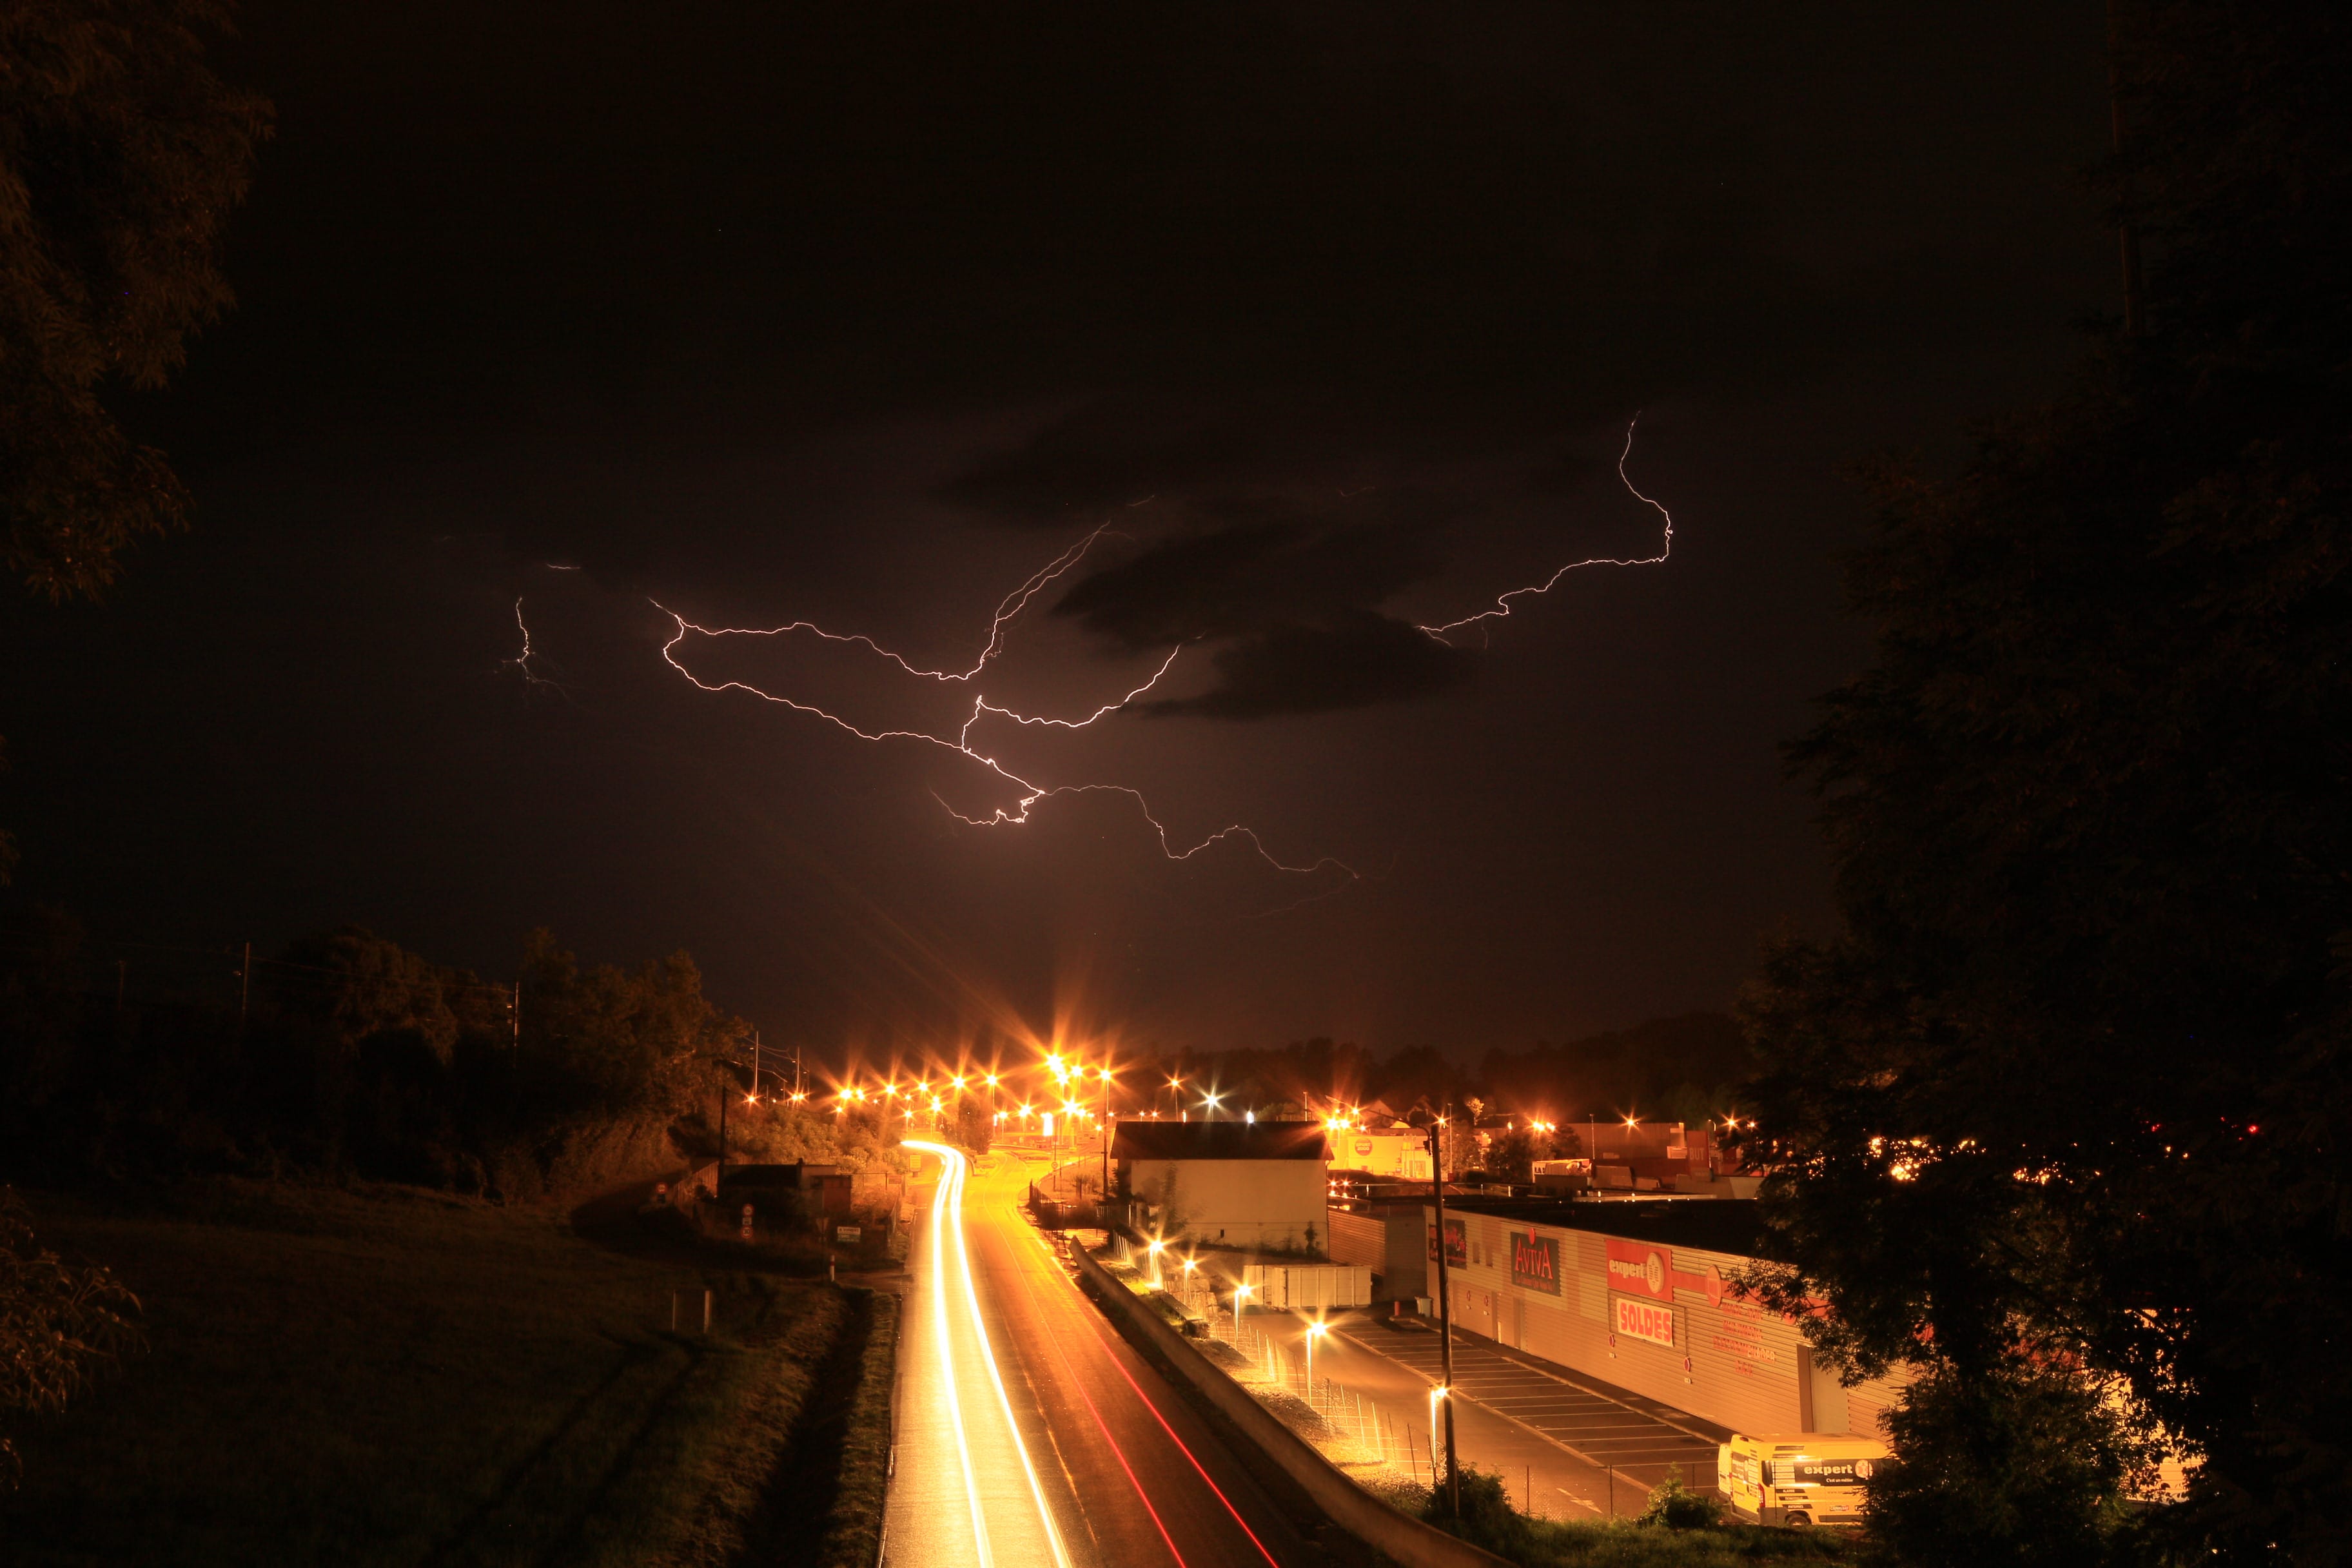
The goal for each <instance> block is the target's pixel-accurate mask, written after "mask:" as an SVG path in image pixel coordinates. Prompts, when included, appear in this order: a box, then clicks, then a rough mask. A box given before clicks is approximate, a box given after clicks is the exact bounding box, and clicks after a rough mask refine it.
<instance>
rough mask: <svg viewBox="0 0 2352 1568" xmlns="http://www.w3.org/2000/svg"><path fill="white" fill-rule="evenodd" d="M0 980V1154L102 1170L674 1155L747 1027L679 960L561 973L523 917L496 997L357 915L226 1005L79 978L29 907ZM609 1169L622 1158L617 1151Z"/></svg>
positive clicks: (417, 1169)
mask: <svg viewBox="0 0 2352 1568" xmlns="http://www.w3.org/2000/svg"><path fill="white" fill-rule="evenodd" d="M45 921H46V923H45V926H44V928H43V934H42V935H41V936H40V937H39V939H38V940H37V942H36V943H35V944H34V945H33V947H32V948H31V950H30V951H29V952H27V953H26V956H25V957H24V958H23V959H22V960H21V961H20V962H18V963H16V965H14V966H13V967H12V968H11V969H10V970H9V971H8V972H6V973H0V1025H5V1026H7V1028H8V1035H9V1038H8V1042H7V1046H8V1047H9V1048H5V1049H0V1151H5V1157H6V1158H7V1159H8V1160H9V1161H10V1162H11V1163H13V1164H14V1165H16V1167H17V1168H19V1169H26V1170H47V1171H53V1172H59V1173H63V1172H68V1171H87V1170H91V1169H96V1170H100V1171H104V1172H107V1173H113V1174H119V1175H132V1176H137V1175H155V1176H162V1175H170V1174H175V1173H188V1172H206V1171H211V1172H234V1173H256V1174H262V1173H274V1172H278V1171H283V1170H289V1169H292V1170H314V1171H327V1172H337V1173H352V1174H358V1175H362V1176H373V1177H380V1178H384V1179H389V1180H394V1181H404V1182H413V1183H418V1184H426V1185H432V1186H441V1187H450V1188H455V1189H457V1190H459V1191H465V1192H499V1193H502V1194H507V1195H511V1196H525V1195H535V1194H539V1193H541V1192H545V1191H548V1190H551V1189H552V1190H565V1189H571V1188H576V1187H577V1186H579V1185H582V1184H593V1183H594V1182H597V1181H605V1182H611V1181H618V1180H621V1179H623V1178H625V1177H626V1176H629V1175H633V1174H635V1173H638V1172H639V1171H640V1170H642V1168H643V1167H644V1166H645V1165H646V1163H649V1162H650V1163H659V1162H661V1161H663V1160H665V1159H668V1158H674V1157H675V1155H674V1153H673V1152H672V1151H670V1150H669V1149H668V1148H667V1146H666V1145H665V1143H664V1141H663V1132H664V1130H665V1129H667V1128H669V1127H670V1126H671V1125H672V1124H673V1123H675V1122H677V1120H678V1119H679V1118H681V1117H683V1116H688V1115H690V1114H691V1113H693V1112H695V1111H696V1110H698V1109H700V1108H702V1107H706V1106H710V1105H714V1104H715V1103H716V1097H717V1095H718V1093H719V1085H720V1084H721V1083H722V1082H724V1081H726V1079H725V1075H724V1073H723V1069H721V1068H719V1066H717V1065H716V1062H715V1061H714V1059H713V1058H720V1057H724V1056H728V1055H730V1054H731V1053H732V1052H733V1050H734V1047H736V1045H737V1044H738V1043H739V1042H740V1040H742V1039H743V1038H744V1037H746V1035H747V1032H748V1031H747V1029H746V1027H745V1026H744V1025H743V1024H742V1023H741V1021H740V1020H739V1019H735V1018H731V1017H729V1016H726V1015H725V1014H723V1013H721V1012H719V1010H718V1009H717V1008H715V1007H713V1006H712V1005H710V1004H709V1002H708V1001H707V1000H706V999H705V998H704V997H703V995H702V981H701V975H700V973H698V971H697V970H696V968H695V965H694V962H693V960H692V959H691V958H689V957H688V956H687V955H686V954H684V953H676V954H673V955H671V956H670V957H668V958H667V959H663V960H660V961H658V962H656V963H647V964H645V965H643V966H641V967H640V968H638V969H636V970H635V971H625V970H621V969H617V968H614V967H611V966H608V965H594V966H583V964H581V963H579V962H578V960H576V959H575V958H574V957H573V956H572V954H571V953H569V952H564V951H563V950H562V948H561V947H560V946H559V945H558V944H557V943H556V942H555V941H554V939H553V938H552V937H551V936H549V935H548V934H547V933H545V932H543V931H542V932H535V933H533V934H532V936H531V937H530V939H529V942H528V943H527V945H526V949H525V953H524V959H523V979H522V982H521V986H520V1002H521V1014H520V1026H518V1023H517V1017H516V1014H515V1011H514V1000H515V995H514V993H512V992H510V991H509V989H508V988H507V987H505V986H499V985H491V984H485V983H484V982H482V981H481V980H480V979H478V977H476V976H475V975H473V974H471V973H467V972H466V971H463V970H457V969H450V968H446V967H444V966H442V965H438V964H435V963H430V962H429V961H427V960H425V959H424V958H422V957H420V956H418V955H417V954H415V953H412V952H405V951H404V950H403V949H402V948H400V947H399V946H398V945H397V944H395V943H394V942H387V941H385V940H384V939H383V938H381V937H378V936H375V935H373V933H371V932H368V931H362V930H361V929H359V928H357V927H346V928H344V929H343V930H341V931H334V932H331V933H329V934H327V935H325V936H320V937H316V938H312V939H309V940H306V941H303V942H296V943H295V944H293V945H292V946H291V947H289V949H288V950H287V953H286V957H285V958H284V959H283V960H282V961H279V962H277V963H271V964H269V965H268V966H266V967H262V968H261V969H260V970H259V973H258V975H257V983H256V984H255V986H254V989H253V993H252V1007H251V1011H250V1015H249V1016H247V1017H245V1018H243V1019H240V1017H239V1016H238V1013H237V1011H236V1008H235V1006H234V1005H231V1006H227V1007H223V1006H222V1005H219V1004H218V1003H213V1004H199V1003H183V1004H173V1003H169V1002H166V1001H154V1000H151V1001H148V1002H143V1003H141V1004H138V1005H131V1006H128V1007H123V1008H119V1009H118V1008H116V1007H114V1006H113V1005H112V1003H113V996H112V994H111V991H110V990H108V991H105V992H103V993H102V1002H101V998H100V994H93V991H92V988H91V985H90V975H89V966H88V964H87V963H86V961H85V959H84V956H83V934H82V932H81V931H80V929H79V927H78V926H77V925H75V924H74V923H73V922H72V921H69V920H67V919H66V918H65V917H63V916H60V915H56V914H54V913H52V914H50V915H48V916H47V917H45ZM623 1167H626V1168H623Z"/></svg>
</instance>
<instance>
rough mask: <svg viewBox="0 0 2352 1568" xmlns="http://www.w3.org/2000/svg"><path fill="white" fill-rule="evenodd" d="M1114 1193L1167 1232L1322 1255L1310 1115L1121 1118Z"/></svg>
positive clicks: (1317, 1141) (1323, 1155)
mask: <svg viewBox="0 0 2352 1568" xmlns="http://www.w3.org/2000/svg"><path fill="white" fill-rule="evenodd" d="M1110 1153H1111V1159H1112V1161H1113V1163H1114V1164H1115V1166H1116V1175H1115V1178H1114V1180H1115V1181H1116V1183H1117V1191H1118V1195H1119V1196H1120V1197H1122V1198H1125V1199H1128V1200H1129V1201H1131V1202H1133V1203H1135V1204H1137V1205H1139V1206H1140V1209H1141V1213H1139V1215H1138V1218H1139V1221H1141V1222H1142V1223H1144V1224H1146V1225H1148V1226H1150V1227H1151V1228H1153V1229H1156V1230H1157V1231H1158V1232H1159V1233H1160V1235H1162V1236H1164V1237H1168V1238H1169V1239H1171V1240H1174V1239H1177V1238H1178V1237H1182V1238H1184V1239H1186V1240H1190V1241H1195V1242H1212V1243H1222V1244H1223V1245H1224V1246H1227V1247H1244V1248H1249V1249H1252V1250H1258V1249H1279V1250H1285V1251H1292V1252H1301V1253H1310V1254H1314V1255H1316V1256H1318V1257H1319V1256H1322V1255H1324V1254H1325V1253H1326V1252H1327V1251H1328V1248H1329V1246H1330V1226H1329V1223H1328V1220H1327V1219H1326V1218H1325V1215H1324V1184H1323V1173H1324V1167H1325V1164H1326V1160H1327V1150H1326V1148H1325V1143H1324V1135H1323V1129H1322V1128H1321V1127H1320V1126H1318V1125H1317V1124H1316V1123H1314V1122H1311V1121H1259V1122H1247V1121H1122V1122H1120V1123H1119V1124H1118V1132H1117V1133H1116V1134H1115V1135H1114V1136H1113V1138H1112V1140H1111V1146H1110Z"/></svg>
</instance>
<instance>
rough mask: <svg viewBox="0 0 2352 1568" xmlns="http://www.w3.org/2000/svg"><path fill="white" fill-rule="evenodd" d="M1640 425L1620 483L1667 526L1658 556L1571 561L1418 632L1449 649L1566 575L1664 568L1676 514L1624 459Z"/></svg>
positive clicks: (1636, 420)
mask: <svg viewBox="0 0 2352 1568" xmlns="http://www.w3.org/2000/svg"><path fill="white" fill-rule="evenodd" d="M1641 423H1642V416H1640V415H1638V414H1636V415H1635V416H1633V418H1632V419H1631V420H1629V421H1627V423H1626V426H1625V447H1624V449H1623V450H1622V451H1621V452H1619V453H1618V454H1617V479H1618V480H1619V482H1620V483H1622V484H1623V485H1624V487H1625V489H1627V490H1628V491H1630V492H1631V493H1632V495H1633V499H1634V500H1638V501H1640V502H1641V503H1642V504H1643V505H1644V506H1647V507H1651V508H1653V509H1654V510H1656V512H1657V514H1658V516H1659V517H1660V518H1662V519H1664V521H1665V525H1666V531H1665V537H1664V539H1663V540H1661V541H1660V542H1659V544H1658V552H1657V553H1656V554H1655V555H1642V556H1635V557H1633V558H1631V559H1621V558H1619V557H1616V556H1609V555H1596V556H1593V557H1591V559H1589V560H1584V561H1571V562H1570V563H1568V564H1567V565H1565V566H1563V567H1561V568H1560V569H1559V571H1557V572H1555V573H1553V574H1551V575H1550V576H1549V577H1547V578H1545V579H1544V580H1543V581H1542V582H1541V583H1537V584H1530V585H1528V587H1525V588H1514V589H1512V590H1511V591H1510V592H1509V593H1507V594H1499V595H1496V598H1495V607H1494V608H1493V609H1491V610H1481V611H1479V612H1478V613H1477V614H1476V615H1475V616H1463V617H1462V618H1461V619H1460V620H1458V621H1447V622H1445V623H1444V624H1443V625H1441V626H1421V627H1418V628H1417V629H1418V630H1421V631H1423V632H1426V633H1428V634H1429V635H1430V636H1431V637H1435V638H1436V639H1437V640H1438V641H1439V642H1442V643H1445V644H1446V646H1447V647H1452V646H1453V644H1452V641H1451V640H1450V639H1449V638H1448V637H1447V636H1446V634H1447V633H1448V632H1455V631H1459V630H1461V629H1462V628H1463V627H1464V626H1477V625H1479V624H1480V623H1481V622H1485V621H1495V620H1502V619H1505V618H1507V616H1509V615H1510V613H1511V601H1512V600H1514V599H1525V598H1539V597H1541V596H1542V595H1546V594H1549V593H1550V592H1551V591H1552V589H1553V588H1555V587H1557V586H1559V580H1560V579H1561V578H1562V577H1565V576H1567V575H1568V574H1570V572H1577V571H1581V570H1582V569H1583V568H1585V567H1587V566H1663V565H1664V564H1665V561H1666V557H1667V556H1668V555H1669V554H1671V553H1673V552H1674V548H1675V514H1674V513H1672V512H1670V511H1668V510H1666V509H1665V508H1664V506H1662V505H1660V504H1659V503H1658V502H1657V501H1654V500H1651V499H1650V498H1649V497H1648V496H1645V495H1643V493H1642V492H1641V491H1640V490H1639V489H1635V488H1634V485H1633V479H1631V478H1629V477H1628V476H1627V475H1626V472H1625V459H1626V458H1630V457H1632V456H1633V431H1634V428H1635V427H1636V426H1639V425H1640V424H1641Z"/></svg>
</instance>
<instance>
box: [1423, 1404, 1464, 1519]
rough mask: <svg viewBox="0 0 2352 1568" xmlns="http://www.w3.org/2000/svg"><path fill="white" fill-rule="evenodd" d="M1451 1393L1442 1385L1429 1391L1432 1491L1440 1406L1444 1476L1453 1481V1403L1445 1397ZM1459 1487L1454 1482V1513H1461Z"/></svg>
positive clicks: (1435, 1483) (1435, 1479) (1430, 1475)
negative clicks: (1443, 1415) (1442, 1420)
mask: <svg viewBox="0 0 2352 1568" xmlns="http://www.w3.org/2000/svg"><path fill="white" fill-rule="evenodd" d="M1451 1392H1452V1391H1451V1390H1449V1389H1448V1388H1447V1387H1446V1385H1445V1384H1442V1383H1441V1384H1438V1385H1437V1386H1436V1387H1435V1388H1433V1389H1431V1390H1430V1391H1429V1484H1430V1486H1431V1488H1432V1489H1434V1488H1435V1487H1436V1485H1437V1407H1438V1405H1440V1404H1443V1405H1444V1406H1445V1474H1446V1478H1447V1479H1448V1480H1449V1481H1452V1480H1453V1479H1454V1401H1453V1400H1452V1399H1451V1398H1449V1397H1447V1396H1448V1394H1450V1393H1451ZM1461 1499H1462V1493H1461V1487H1460V1484H1459V1483H1458V1482H1455V1483H1454V1511H1455V1512H1456V1513H1459V1512H1460V1511H1461V1507H1462V1502H1461Z"/></svg>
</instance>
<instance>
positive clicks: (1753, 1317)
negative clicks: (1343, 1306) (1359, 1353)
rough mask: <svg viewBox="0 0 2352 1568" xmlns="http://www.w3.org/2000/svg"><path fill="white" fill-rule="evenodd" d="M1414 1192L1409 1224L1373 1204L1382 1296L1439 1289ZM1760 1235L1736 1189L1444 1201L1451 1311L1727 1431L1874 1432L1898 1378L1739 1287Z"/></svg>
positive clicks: (1477, 1327)
mask: <svg viewBox="0 0 2352 1568" xmlns="http://www.w3.org/2000/svg"><path fill="white" fill-rule="evenodd" d="M1416 1206H1417V1207H1418V1210H1419V1213H1418V1220H1419V1223H1418V1224H1417V1225H1415V1226H1412V1227H1411V1228H1410V1229H1407V1228H1406V1227H1405V1226H1398V1225H1396V1224H1395V1223H1394V1222H1395V1219H1396V1218H1397V1215H1396V1214H1395V1213H1394V1212H1393V1211H1392V1212H1391V1214H1389V1215H1384V1216H1381V1218H1382V1221H1383V1223H1382V1234H1383V1237H1384V1239H1385V1240H1387V1242H1388V1243H1389V1248H1388V1258H1387V1269H1388V1273H1389V1276H1390V1278H1389V1279H1383V1281H1382V1289H1381V1294H1382V1295H1384V1296H1391V1297H1393V1296H1396V1295H1400V1294H1402V1291H1400V1290H1398V1289H1396V1288H1395V1287H1396V1283H1398V1282H1411V1283H1415V1284H1421V1285H1422V1289H1420V1290H1418V1291H1416V1292H1415V1294H1427V1293H1429V1292H1430V1291H1432V1290H1433V1289H1434V1287H1435V1282H1436V1270H1435V1268H1434V1267H1433V1265H1434V1261H1435V1258H1436V1257H1437V1247H1438V1233H1437V1224H1436V1211H1435V1209H1434V1208H1432V1207H1429V1206H1427V1205H1416ZM1339 1217H1340V1218H1341V1221H1342V1224H1343V1225H1344V1224H1347V1223H1348V1222H1349V1220H1351V1219H1358V1218H1369V1217H1370V1216H1339ZM1350 1228H1351V1229H1352V1228H1356V1227H1354V1226H1351V1227H1350ZM1416 1233H1417V1234H1416ZM1758 1235H1759V1221H1758V1219H1757V1216H1756V1205H1754V1204H1753V1203H1751V1202H1747V1201H1743V1200H1738V1199H1728V1198H1727V1199H1712V1200H1710V1199H1696V1200H1694V1199H1682V1200H1673V1199H1667V1200H1660V1201H1654V1202H1614V1203H1610V1202H1582V1203H1570V1202H1563V1201H1559V1200H1555V1199H1528V1198H1468V1199H1464V1200H1462V1202H1461V1205H1460V1206H1459V1207H1457V1206H1456V1205H1455V1204H1454V1201H1452V1200H1449V1201H1448V1203H1447V1205H1446V1214H1445V1235H1444V1246H1445V1255H1446V1268H1447V1272H1448V1274H1449V1277H1450V1281H1451V1293H1452V1297H1453V1306H1454V1324H1455V1326H1456V1327H1457V1328H1461V1329H1465V1330H1468V1331H1470V1332H1472V1333H1475V1334H1483V1335H1485V1336H1486V1337H1487V1338H1489V1339H1492V1340H1494V1341H1496V1342H1497V1343H1499V1344H1504V1345H1508V1346H1512V1347H1514V1348H1517V1349H1518V1350H1522V1351H1525V1352H1528V1353H1529V1354H1532V1355H1537V1356H1541V1357H1543V1358H1544V1359H1545V1360H1548V1361H1553V1362H1558V1363H1559V1364H1561V1365H1562V1366H1565V1367H1568V1368H1570V1369H1572V1370H1574V1371H1577V1372H1581V1373H1586V1374H1588V1375H1590V1376H1591V1377H1594V1378H1598V1379H1601V1380H1602V1381H1605V1382H1608V1383H1612V1384H1616V1385H1617V1386H1618V1387H1620V1388H1624V1389H1629V1390H1631V1391H1632V1392H1633V1393H1635V1394H1645V1395H1647V1396H1648V1397H1650V1398H1652V1399H1655V1400H1658V1401H1659V1402H1661V1403H1662V1404H1665V1405H1673V1406H1675V1408H1676V1409H1680V1410H1685V1411H1688V1412H1689V1413H1691V1414H1692V1415H1696V1416H1699V1417H1701V1418H1702V1419H1704V1420H1706V1421H1711V1422H1714V1423H1716V1424H1717V1425H1718V1426H1727V1427H1729V1428H1731V1429H1733V1430H1734V1431H1740V1432H1823V1433H1837V1432H1853V1433H1859V1434H1863V1435H1865V1436H1869V1435H1875V1434H1877V1433H1878V1432H1879V1431H1881V1429H1882V1428H1881V1426H1880V1417H1881V1415H1882V1414H1883V1413H1884V1412H1885V1409H1886V1408H1887V1407H1888V1406H1889V1405H1892V1404H1894V1402H1895V1396H1896V1394H1897V1392H1898V1386H1899V1385H1897V1384H1894V1383H1890V1382H1886V1381H1883V1380H1874V1381H1870V1382H1865V1383H1863V1384H1858V1385H1857V1386H1855V1387H1853V1388H1851V1389H1849V1388H1846V1387H1844V1386H1843V1385H1841V1384H1839V1382H1838V1380H1837V1378H1836V1376H1835V1375H1834V1374H1833V1373H1832V1371H1831V1370H1830V1368H1829V1367H1828V1366H1826V1365H1825V1364H1823V1363H1821V1362H1820V1361H1818V1360H1817V1359H1816V1358H1815V1356H1814V1354H1813V1350H1812V1346H1811V1344H1810V1343H1808V1342H1807V1341H1806V1339H1805V1334H1804V1330H1803V1328H1802V1326H1801V1324H1800V1323H1798V1322H1797V1321H1795V1320H1793V1319H1790V1318H1788V1317H1784V1316H1782V1315H1780V1313H1777V1312H1772V1311H1769V1310H1766V1309H1765V1308H1764V1307H1763V1306H1761V1305H1760V1304H1759V1303H1757V1302H1755V1301H1752V1300H1748V1299H1746V1298H1745V1297H1743V1296H1742V1295H1740V1293H1739V1292H1738V1290H1737V1289H1734V1288H1733V1282H1734V1281H1735V1280H1736V1279H1738V1276H1739V1275H1740V1273H1741V1272H1742V1271H1743V1270H1744V1269H1746V1268H1748V1267H1749V1266H1750V1265H1751V1264H1752V1263H1753V1262H1754V1261H1755V1255H1756V1243H1757V1237H1758ZM1407 1238H1410V1239H1407ZM1416 1242H1417V1243H1418V1245H1417V1246H1415V1245H1414V1243H1416ZM1408 1248H1410V1254H1409V1255H1405V1254H1406V1253H1407V1249H1408ZM1423 1281H1425V1283H1423Z"/></svg>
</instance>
